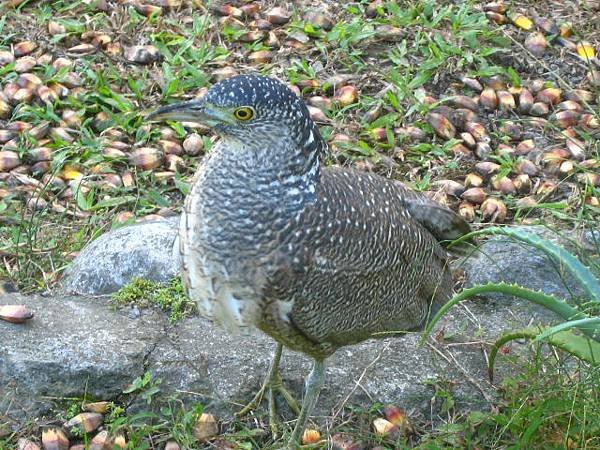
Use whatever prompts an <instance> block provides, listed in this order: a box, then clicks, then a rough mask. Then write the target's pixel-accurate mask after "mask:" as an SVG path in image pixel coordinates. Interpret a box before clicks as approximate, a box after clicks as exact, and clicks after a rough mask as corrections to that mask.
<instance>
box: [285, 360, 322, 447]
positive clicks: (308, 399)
mask: <svg viewBox="0 0 600 450" xmlns="http://www.w3.org/2000/svg"><path fill="white" fill-rule="evenodd" d="M324 383H325V362H324V361H323V360H322V359H315V362H314V364H313V368H312V370H311V372H310V374H309V375H308V378H307V379H306V387H305V392H304V401H303V402H302V409H301V410H300V414H299V415H298V421H297V422H296V426H295V427H294V431H293V432H292V437H291V438H290V440H289V442H288V448H290V449H295V448H297V446H298V441H299V440H300V435H301V434H302V433H303V432H304V427H305V426H306V421H307V420H308V416H310V413H311V412H312V410H313V409H314V407H315V404H316V403H317V399H318V398H319V393H320V392H321V388H322V387H323V384H324Z"/></svg>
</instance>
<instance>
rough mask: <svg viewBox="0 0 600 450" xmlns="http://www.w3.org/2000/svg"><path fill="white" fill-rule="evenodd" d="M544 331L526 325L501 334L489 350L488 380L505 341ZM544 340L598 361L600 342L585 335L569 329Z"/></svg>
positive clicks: (592, 361)
mask: <svg viewBox="0 0 600 450" xmlns="http://www.w3.org/2000/svg"><path fill="white" fill-rule="evenodd" d="M544 331H545V328H542V327H528V328H522V329H521V330H517V331H513V332H510V333H506V334H503V335H502V336H501V337H500V338H499V339H498V340H497V341H496V342H495V343H494V346H493V347H492V349H491V350H490V357H489V362H488V376H489V378H490V380H493V375H494V372H493V371H494V363H495V361H496V356H497V354H498V351H499V350H500V349H501V348H502V347H503V346H504V345H505V344H506V343H507V342H510V341H514V340H516V339H536V338H537V337H538V336H539V335H540V334H542V333H543V332H544ZM546 342H548V343H549V344H550V345H553V346H554V347H557V348H560V349H561V350H564V351H565V352H567V353H570V354H571V355H573V356H575V357H577V358H579V359H581V360H583V361H586V362H588V363H590V364H598V363H600V342H596V341H593V340H591V339H588V338H587V337H585V336H581V335H578V334H575V333H573V332H572V331H570V330H569V331H560V332H558V333H555V334H553V335H551V336H549V337H548V338H546Z"/></svg>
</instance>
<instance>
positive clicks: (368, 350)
mask: <svg viewBox="0 0 600 450" xmlns="http://www.w3.org/2000/svg"><path fill="white" fill-rule="evenodd" d="M15 303H19V304H25V305H27V306H28V307H30V308H31V309H32V310H33V311H34V313H35V317H34V318H33V319H32V320H31V321H29V322H28V323H26V324H23V325H15V324H11V323H6V322H1V321H0V336H2V339H0V411H2V412H7V413H6V414H7V415H8V416H10V418H12V419H17V420H22V419H24V418H26V417H29V418H31V417H34V416H35V417H39V416H41V415H43V414H45V413H47V412H48V410H49V409H50V408H51V407H52V405H53V404H54V402H55V401H56V400H57V399H63V398H69V397H77V396H82V395H83V394H84V393H87V394H88V395H91V396H93V397H94V398H96V399H104V400H111V399H119V398H120V399H123V396H122V391H123V389H124V388H125V387H126V386H127V385H128V384H130V383H131V382H132V381H133V380H134V379H135V378H136V377H139V376H141V375H142V374H143V373H145V371H147V370H149V371H150V372H151V373H152V375H153V379H155V380H156V379H161V380H162V382H161V384H160V388H161V392H160V396H162V397H166V396H168V395H171V394H174V393H178V394H179V395H180V396H181V397H182V398H183V399H184V400H187V401H200V402H202V403H203V404H204V405H207V408H209V409H210V410H211V411H213V412H216V413H217V414H219V415H221V416H225V415H229V414H231V413H232V412H233V411H234V410H236V409H238V406H236V405H240V404H243V403H244V402H247V401H249V400H250V398H251V397H252V394H253V393H254V392H255V390H256V389H258V387H259V386H260V384H261V382H262V379H263V377H264V375H265V373H266V371H267V368H268V365H269V360H270V355H271V352H272V350H273V349H274V343H273V342H272V341H271V340H270V339H269V338H268V337H266V336H264V335H262V334H256V335H243V336H231V335H229V334H227V333H226V332H224V331H223V330H221V329H220V328H217V327H215V326H213V325H212V324H211V323H209V322H208V321H206V320H205V319H202V318H200V317H192V318H188V319H185V320H183V321H181V322H180V323H178V324H177V325H175V326H171V325H169V324H168V319H167V317H166V316H165V315H164V314H163V313H159V312H156V311H153V310H142V311H141V313H140V314H137V315H131V314H129V312H130V309H125V310H114V309H111V307H110V305H108V300H106V299H105V298H100V299H99V298H96V299H91V298H86V297H49V298H43V297H39V296H32V297H23V296H20V295H18V294H8V295H6V296H4V297H2V298H0V305H1V304H15ZM513 314H516V316H521V317H526V318H528V317H529V316H528V313H527V311H526V310H523V311H520V312H519V311H518V310H510V311H509V310H508V309H506V308H504V309H503V308H494V309H493V310H492V311H489V310H488V306H487V305H486V303H485V302H474V303H472V304H471V305H470V306H469V310H467V309H466V308H457V309H456V311H455V312H453V314H452V317H450V318H449V319H448V320H447V321H446V323H445V325H444V327H445V329H446V330H450V331H451V332H452V333H453V334H454V337H453V339H452V345H450V346H448V345H446V344H445V343H432V344H428V345H424V346H420V345H419V340H420V334H409V335H407V336H405V337H397V338H387V339H383V340H371V341H367V342H364V343H362V344H360V345H356V346H352V347H347V348H343V349H341V350H339V351H338V352H337V353H336V354H335V355H334V356H333V357H332V358H330V359H329V360H328V369H327V384H326V388H325V389H324V391H323V393H322V397H321V399H320V401H319V403H318V409H317V411H316V414H315V416H317V420H321V421H322V420H323V417H328V416H331V413H332V411H337V410H338V409H339V408H340V407H341V406H342V405H344V404H345V403H348V404H361V405H364V406H368V405H371V404H373V403H374V402H377V401H380V402H386V403H387V402H390V403H396V404H398V405H401V406H403V407H404V408H406V409H408V410H410V411H411V412H412V413H413V414H417V415H420V414H423V415H426V416H430V415H431V413H432V411H433V413H434V414H435V412H436V407H435V405H434V408H433V410H432V409H431V402H430V400H431V399H432V397H433V395H434V388H433V385H432V384H435V383H438V382H441V381H445V382H448V383H450V384H452V385H453V386H454V388H453V392H454V396H455V398H456V400H457V402H458V404H459V405H461V406H462V407H467V406H468V407H469V408H482V407H486V405H487V404H488V403H487V401H488V400H489V399H491V398H492V396H493V389H492V386H491V385H490V384H489V383H488V382H487V379H486V370H485V359H484V356H483V352H482V348H483V344H481V345H480V344H477V345H474V344H473V343H472V341H473V336H475V335H477V333H480V335H481V336H480V339H482V342H483V339H486V337H487V336H497V335H498V334H499V333H500V332H501V330H502V329H503V328H505V327H508V326H510V325H512V324H514V322H515V320H514V318H513ZM474 318H475V319H474ZM461 341H462V342H464V344H461ZM466 342H470V343H466ZM309 369H310V361H309V360H308V359H307V358H305V357H304V356H302V355H299V354H296V353H293V352H290V351H285V352H284V358H283V360H282V376H283V380H284V382H285V383H286V384H287V385H288V386H289V387H291V388H292V390H293V392H295V394H296V395H297V397H298V398H301V396H302V386H303V380H304V376H305V375H306V374H307V373H308V371H309ZM138 398H139V397H138ZM134 400H135V399H134ZM134 403H135V401H134ZM146 407H147V406H146ZM319 416H320V417H321V419H318V417H319Z"/></svg>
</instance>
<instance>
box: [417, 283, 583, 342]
mask: <svg viewBox="0 0 600 450" xmlns="http://www.w3.org/2000/svg"><path fill="white" fill-rule="evenodd" d="M489 292H498V293H501V294H507V295H513V296H515V297H520V298H523V299H525V300H529V301H530V302H533V303H536V304H538V305H541V306H543V307H545V308H546V309H549V310H550V311H552V312H554V313H556V314H558V315H559V316H561V317H562V318H563V320H576V319H586V318H588V317H589V316H588V315H587V314H585V313H583V312H581V311H579V310H578V309H577V308H574V307H573V306H571V305H569V304H568V303H567V302H565V301H564V300H559V299H557V298H556V297H553V296H552V295H547V294H544V293H543V292H538V291H534V290H532V289H527V288H524V287H522V286H518V285H515V284H506V283H489V284H483V285H477V286H473V287H471V288H468V289H464V290H463V291H461V292H460V293H458V294H456V295H455V296H454V297H452V298H451V299H450V300H449V301H448V302H447V303H446V304H445V305H444V306H442V307H441V308H440V309H439V311H438V312H437V313H436V314H435V316H433V318H432V319H431V320H430V321H429V323H428V324H427V326H426V327H425V331H424V333H423V340H425V339H427V337H428V336H429V334H431V330H432V329H433V327H434V326H435V324H436V323H437V322H438V321H439V320H440V318H441V317H442V316H443V315H444V314H446V312H447V311H448V310H449V309H450V308H452V307H453V306H455V305H456V304H458V303H459V302H461V301H463V300H465V299H467V298H471V297H474V296H476V295H481V294H485V293H489ZM581 331H582V332H584V333H585V334H587V335H588V336H590V337H592V338H593V335H594V333H593V332H591V331H590V330H589V329H588V330H586V329H585V328H583V329H581Z"/></svg>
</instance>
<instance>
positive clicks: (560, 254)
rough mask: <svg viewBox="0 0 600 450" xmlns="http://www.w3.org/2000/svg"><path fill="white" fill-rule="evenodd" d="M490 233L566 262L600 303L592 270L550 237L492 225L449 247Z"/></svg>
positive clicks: (582, 285) (599, 289) (567, 266)
mask: <svg viewBox="0 0 600 450" xmlns="http://www.w3.org/2000/svg"><path fill="white" fill-rule="evenodd" d="M488 235H504V236H509V237H511V238H514V239H516V240H519V241H521V242H525V243H527V244H529V245H531V246H533V247H535V248H537V249H539V250H541V251H543V252H544V253H546V254H547V255H548V256H550V257H552V258H553V259H554V260H555V261H557V262H559V263H560V264H564V265H565V267H566V268H567V270H568V271H569V272H570V273H571V274H572V275H573V276H574V277H575V279H576V280H577V281H578V282H579V284H580V285H581V287H582V288H583V289H584V291H585V292H586V294H587V296H588V297H589V298H590V300H592V301H594V302H597V303H600V282H599V281H598V280H597V279H596V278H595V277H594V275H593V274H592V272H591V271H590V270H589V269H588V268H587V267H585V266H584V265H583V264H582V263H581V262H580V261H579V260H578V259H577V258H576V257H575V256H574V255H572V254H571V253H569V252H568V251H567V250H565V249H564V248H563V247H561V246H560V245H557V244H555V243H554V242H551V241H549V240H548V239H544V238H541V237H539V236H537V235H536V234H533V233H529V232H526V231H523V230H521V229H518V228H511V227H490V228H486V229H484V230H479V231H473V232H471V233H469V234H466V235H464V236H461V237H460V238H458V239H456V240H455V241H453V242H452V243H451V244H449V245H448V247H449V248H450V247H453V246H455V245H458V244H460V243H461V242H464V241H466V240H470V239H473V238H474V237H477V236H488Z"/></svg>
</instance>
